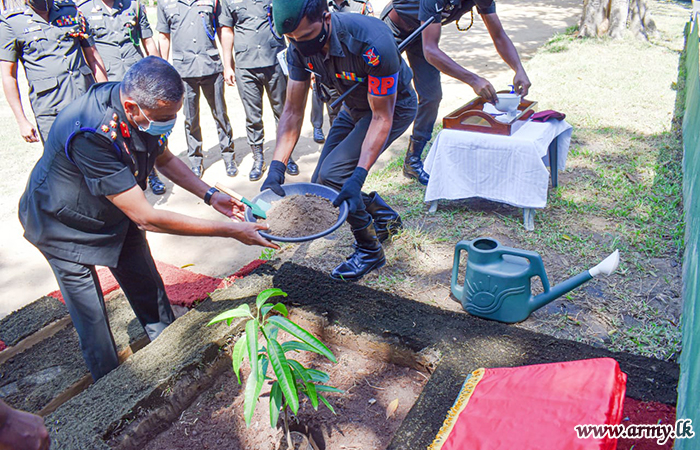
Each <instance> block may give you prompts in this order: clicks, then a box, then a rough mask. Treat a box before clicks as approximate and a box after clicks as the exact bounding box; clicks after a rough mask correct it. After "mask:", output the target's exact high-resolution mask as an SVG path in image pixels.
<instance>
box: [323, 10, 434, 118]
mask: <svg viewBox="0 0 700 450" xmlns="http://www.w3.org/2000/svg"><path fill="white" fill-rule="evenodd" d="M433 22H435V17H431V18H429V19H428V20H426V21H425V22H423V24H422V25H421V26H419V27H418V28H416V30H415V31H414V32H413V33H411V34H410V35H408V37H407V38H406V39H404V40H403V41H401V43H400V44H399V53H403V51H404V50H406V47H408V46H409V45H410V44H411V42H413V41H415V40H416V38H417V37H418V36H420V34H421V33H422V32H423V30H425V28H426V27H427V26H428V25H430V24H431V23H433ZM358 86H360V83H357V84H356V85H354V86H353V87H351V88H350V89H348V90H347V91H345V92H343V95H341V96H340V97H338V98H337V99H336V101H334V102H333V103H331V106H330V109H332V110H333V109H335V108H337V107H338V105H340V104H341V103H342V102H343V100H345V98H346V97H347V96H348V95H350V93H351V92H352V91H354V90H355V89H357V87H358Z"/></svg>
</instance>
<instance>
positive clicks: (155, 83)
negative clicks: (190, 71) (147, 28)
mask: <svg viewBox="0 0 700 450" xmlns="http://www.w3.org/2000/svg"><path fill="white" fill-rule="evenodd" d="M121 93H122V96H126V97H129V98H131V99H133V100H135V101H136V102H137V103H138V104H139V105H140V106H141V107H142V108H147V109H156V108H158V107H159V106H162V105H163V103H177V102H179V101H180V100H182V97H183V95H184V93H185V87H184V85H183V84H182V78H181V77H180V74H179V73H178V72H177V70H175V68H174V67H173V66H171V65H170V64H169V63H168V62H167V61H166V60H164V59H161V58H158V57H156V56H148V57H146V58H144V59H142V60H141V61H139V62H137V63H136V64H134V65H133V66H132V67H131V68H130V69H129V70H128V71H127V72H126V75H124V80H123V81H122V84H121Z"/></svg>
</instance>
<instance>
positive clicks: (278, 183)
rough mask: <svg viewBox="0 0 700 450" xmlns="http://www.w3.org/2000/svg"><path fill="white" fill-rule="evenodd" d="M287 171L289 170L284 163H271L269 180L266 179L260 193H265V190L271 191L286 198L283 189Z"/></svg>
mask: <svg viewBox="0 0 700 450" xmlns="http://www.w3.org/2000/svg"><path fill="white" fill-rule="evenodd" d="M285 170H287V166H286V165H285V164H284V163H283V162H282V161H277V160H274V161H272V162H271V163H270V168H269V169H268V171H267V178H265V182H264V183H263V184H262V186H261V187H260V192H262V191H264V190H265V189H270V190H271V191H272V192H274V193H275V194H277V195H279V196H280V197H284V189H282V185H283V184H284V171H285Z"/></svg>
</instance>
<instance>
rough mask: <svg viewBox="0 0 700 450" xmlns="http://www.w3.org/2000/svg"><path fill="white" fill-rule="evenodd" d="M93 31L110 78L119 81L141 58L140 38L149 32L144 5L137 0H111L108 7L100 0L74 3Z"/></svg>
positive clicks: (147, 36) (151, 34) (149, 27)
mask: <svg viewBox="0 0 700 450" xmlns="http://www.w3.org/2000/svg"><path fill="white" fill-rule="evenodd" d="M78 8H79V9H80V12H82V13H83V15H85V17H87V19H88V22H90V27H91V28H92V31H93V37H94V39H95V45H96V47H97V51H98V52H99V53H100V56H101V57H102V60H103V61H104V63H105V69H107V76H108V77H109V79H110V80H111V81H120V80H122V79H123V78H124V75H125V74H126V71H127V70H129V68H131V66H133V65H134V64H136V63H137V62H138V61H139V60H140V59H141V58H143V53H142V52H141V48H140V45H141V39H147V38H150V37H152V36H153V31H152V30H151V25H150V24H149V23H148V17H147V16H146V8H145V7H144V6H143V5H139V3H138V1H137V0H115V2H114V4H113V5H112V8H108V7H107V6H106V5H105V4H104V3H102V0H86V1H85V0H84V1H82V2H80V3H79V4H78Z"/></svg>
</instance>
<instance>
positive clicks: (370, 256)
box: [331, 220, 386, 281]
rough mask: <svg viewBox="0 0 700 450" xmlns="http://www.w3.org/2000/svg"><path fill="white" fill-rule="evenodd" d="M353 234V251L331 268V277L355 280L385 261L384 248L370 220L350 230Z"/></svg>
mask: <svg viewBox="0 0 700 450" xmlns="http://www.w3.org/2000/svg"><path fill="white" fill-rule="evenodd" d="M352 234H354V235H355V244H353V247H355V253H353V254H352V255H350V256H349V257H348V259H347V261H345V262H344V263H342V264H340V265H339V266H338V267H336V268H335V269H333V272H331V277H332V278H335V279H336V280H345V281H357V280H359V279H360V278H362V277H363V276H365V275H366V274H367V273H369V272H371V271H373V270H374V269H379V268H380V267H382V266H383V265H384V264H385V263H386V259H385V258H384V249H382V244H381V243H380V242H379V239H378V238H377V233H376V231H374V224H373V223H372V221H371V220H370V221H369V223H368V224H367V225H365V227H364V228H360V229H359V230H352Z"/></svg>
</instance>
